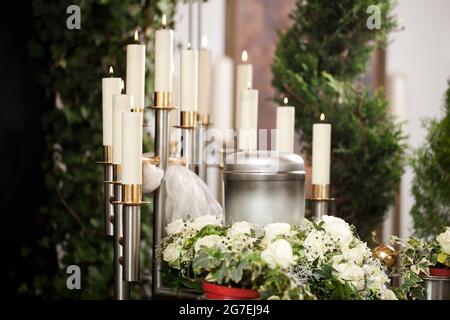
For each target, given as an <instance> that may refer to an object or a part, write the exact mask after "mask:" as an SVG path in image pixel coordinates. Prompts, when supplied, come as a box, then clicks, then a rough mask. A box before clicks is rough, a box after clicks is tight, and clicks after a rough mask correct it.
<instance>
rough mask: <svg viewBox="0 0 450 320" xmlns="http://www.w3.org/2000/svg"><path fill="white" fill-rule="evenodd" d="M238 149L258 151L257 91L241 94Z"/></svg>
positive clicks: (247, 90)
mask: <svg viewBox="0 0 450 320" xmlns="http://www.w3.org/2000/svg"><path fill="white" fill-rule="evenodd" d="M240 105H241V108H240V119H241V127H240V128H238V129H239V137H238V148H239V149H241V150H245V151H250V150H257V149H258V90H254V89H246V90H243V91H242V92H241V99H240Z"/></svg>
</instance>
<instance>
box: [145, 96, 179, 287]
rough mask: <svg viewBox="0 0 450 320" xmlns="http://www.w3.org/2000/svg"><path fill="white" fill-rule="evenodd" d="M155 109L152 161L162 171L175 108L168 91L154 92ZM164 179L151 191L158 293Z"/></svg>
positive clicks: (164, 202)
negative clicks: (171, 117) (158, 252)
mask: <svg viewBox="0 0 450 320" xmlns="http://www.w3.org/2000/svg"><path fill="white" fill-rule="evenodd" d="M150 108H151V109H153V110H154V111H155V157H154V163H155V164H156V165H159V167H160V168H161V169H162V170H163V171H164V173H165V172H166V170H167V167H168V165H169V119H170V118H169V117H170V111H172V110H174V109H176V107H173V106H172V104H171V93H170V92H155V94H154V106H153V107H150ZM166 199H167V195H166V181H165V177H163V179H162V180H161V184H160V186H159V188H158V189H156V190H155V191H154V193H153V261H152V265H153V271H152V272H153V273H152V293H153V295H156V294H158V291H159V289H160V288H161V286H162V278H161V274H160V272H159V270H160V264H161V259H160V258H159V257H158V256H157V249H158V247H159V245H160V243H161V240H162V238H163V228H164V226H165V212H166Z"/></svg>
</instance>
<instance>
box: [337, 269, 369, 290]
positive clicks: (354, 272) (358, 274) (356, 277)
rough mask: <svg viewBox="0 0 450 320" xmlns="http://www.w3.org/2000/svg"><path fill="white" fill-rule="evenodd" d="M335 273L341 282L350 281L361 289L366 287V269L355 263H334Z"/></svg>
mask: <svg viewBox="0 0 450 320" xmlns="http://www.w3.org/2000/svg"><path fill="white" fill-rule="evenodd" d="M333 268H334V269H335V271H333V274H334V275H335V276H337V278H338V279H339V280H340V281H341V282H345V281H349V282H350V283H352V284H353V285H354V286H355V288H356V289H357V290H359V291H361V290H363V289H364V270H363V268H361V267H359V266H357V265H356V264H354V263H334V264H333Z"/></svg>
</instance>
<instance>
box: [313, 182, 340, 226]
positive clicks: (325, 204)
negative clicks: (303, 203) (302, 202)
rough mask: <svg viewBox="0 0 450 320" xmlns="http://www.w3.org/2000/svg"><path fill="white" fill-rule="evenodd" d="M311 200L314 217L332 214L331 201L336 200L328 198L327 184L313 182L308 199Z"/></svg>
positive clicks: (328, 187) (328, 189) (328, 188)
mask: <svg viewBox="0 0 450 320" xmlns="http://www.w3.org/2000/svg"><path fill="white" fill-rule="evenodd" d="M308 200H309V201H310V202H311V210H312V213H313V214H314V217H316V218H317V219H321V218H322V216H323V215H327V214H333V211H334V210H333V206H332V204H333V202H334V201H335V200H336V199H334V198H330V185H329V184H313V185H312V197H311V198H310V199H308Z"/></svg>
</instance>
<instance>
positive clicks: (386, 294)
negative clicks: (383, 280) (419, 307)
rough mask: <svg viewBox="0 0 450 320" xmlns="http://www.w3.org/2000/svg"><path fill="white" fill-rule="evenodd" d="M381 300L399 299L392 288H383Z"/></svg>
mask: <svg viewBox="0 0 450 320" xmlns="http://www.w3.org/2000/svg"><path fill="white" fill-rule="evenodd" d="M381 300H398V299H397V296H396V295H395V293H394V291H392V290H390V289H383V290H381Z"/></svg>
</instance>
